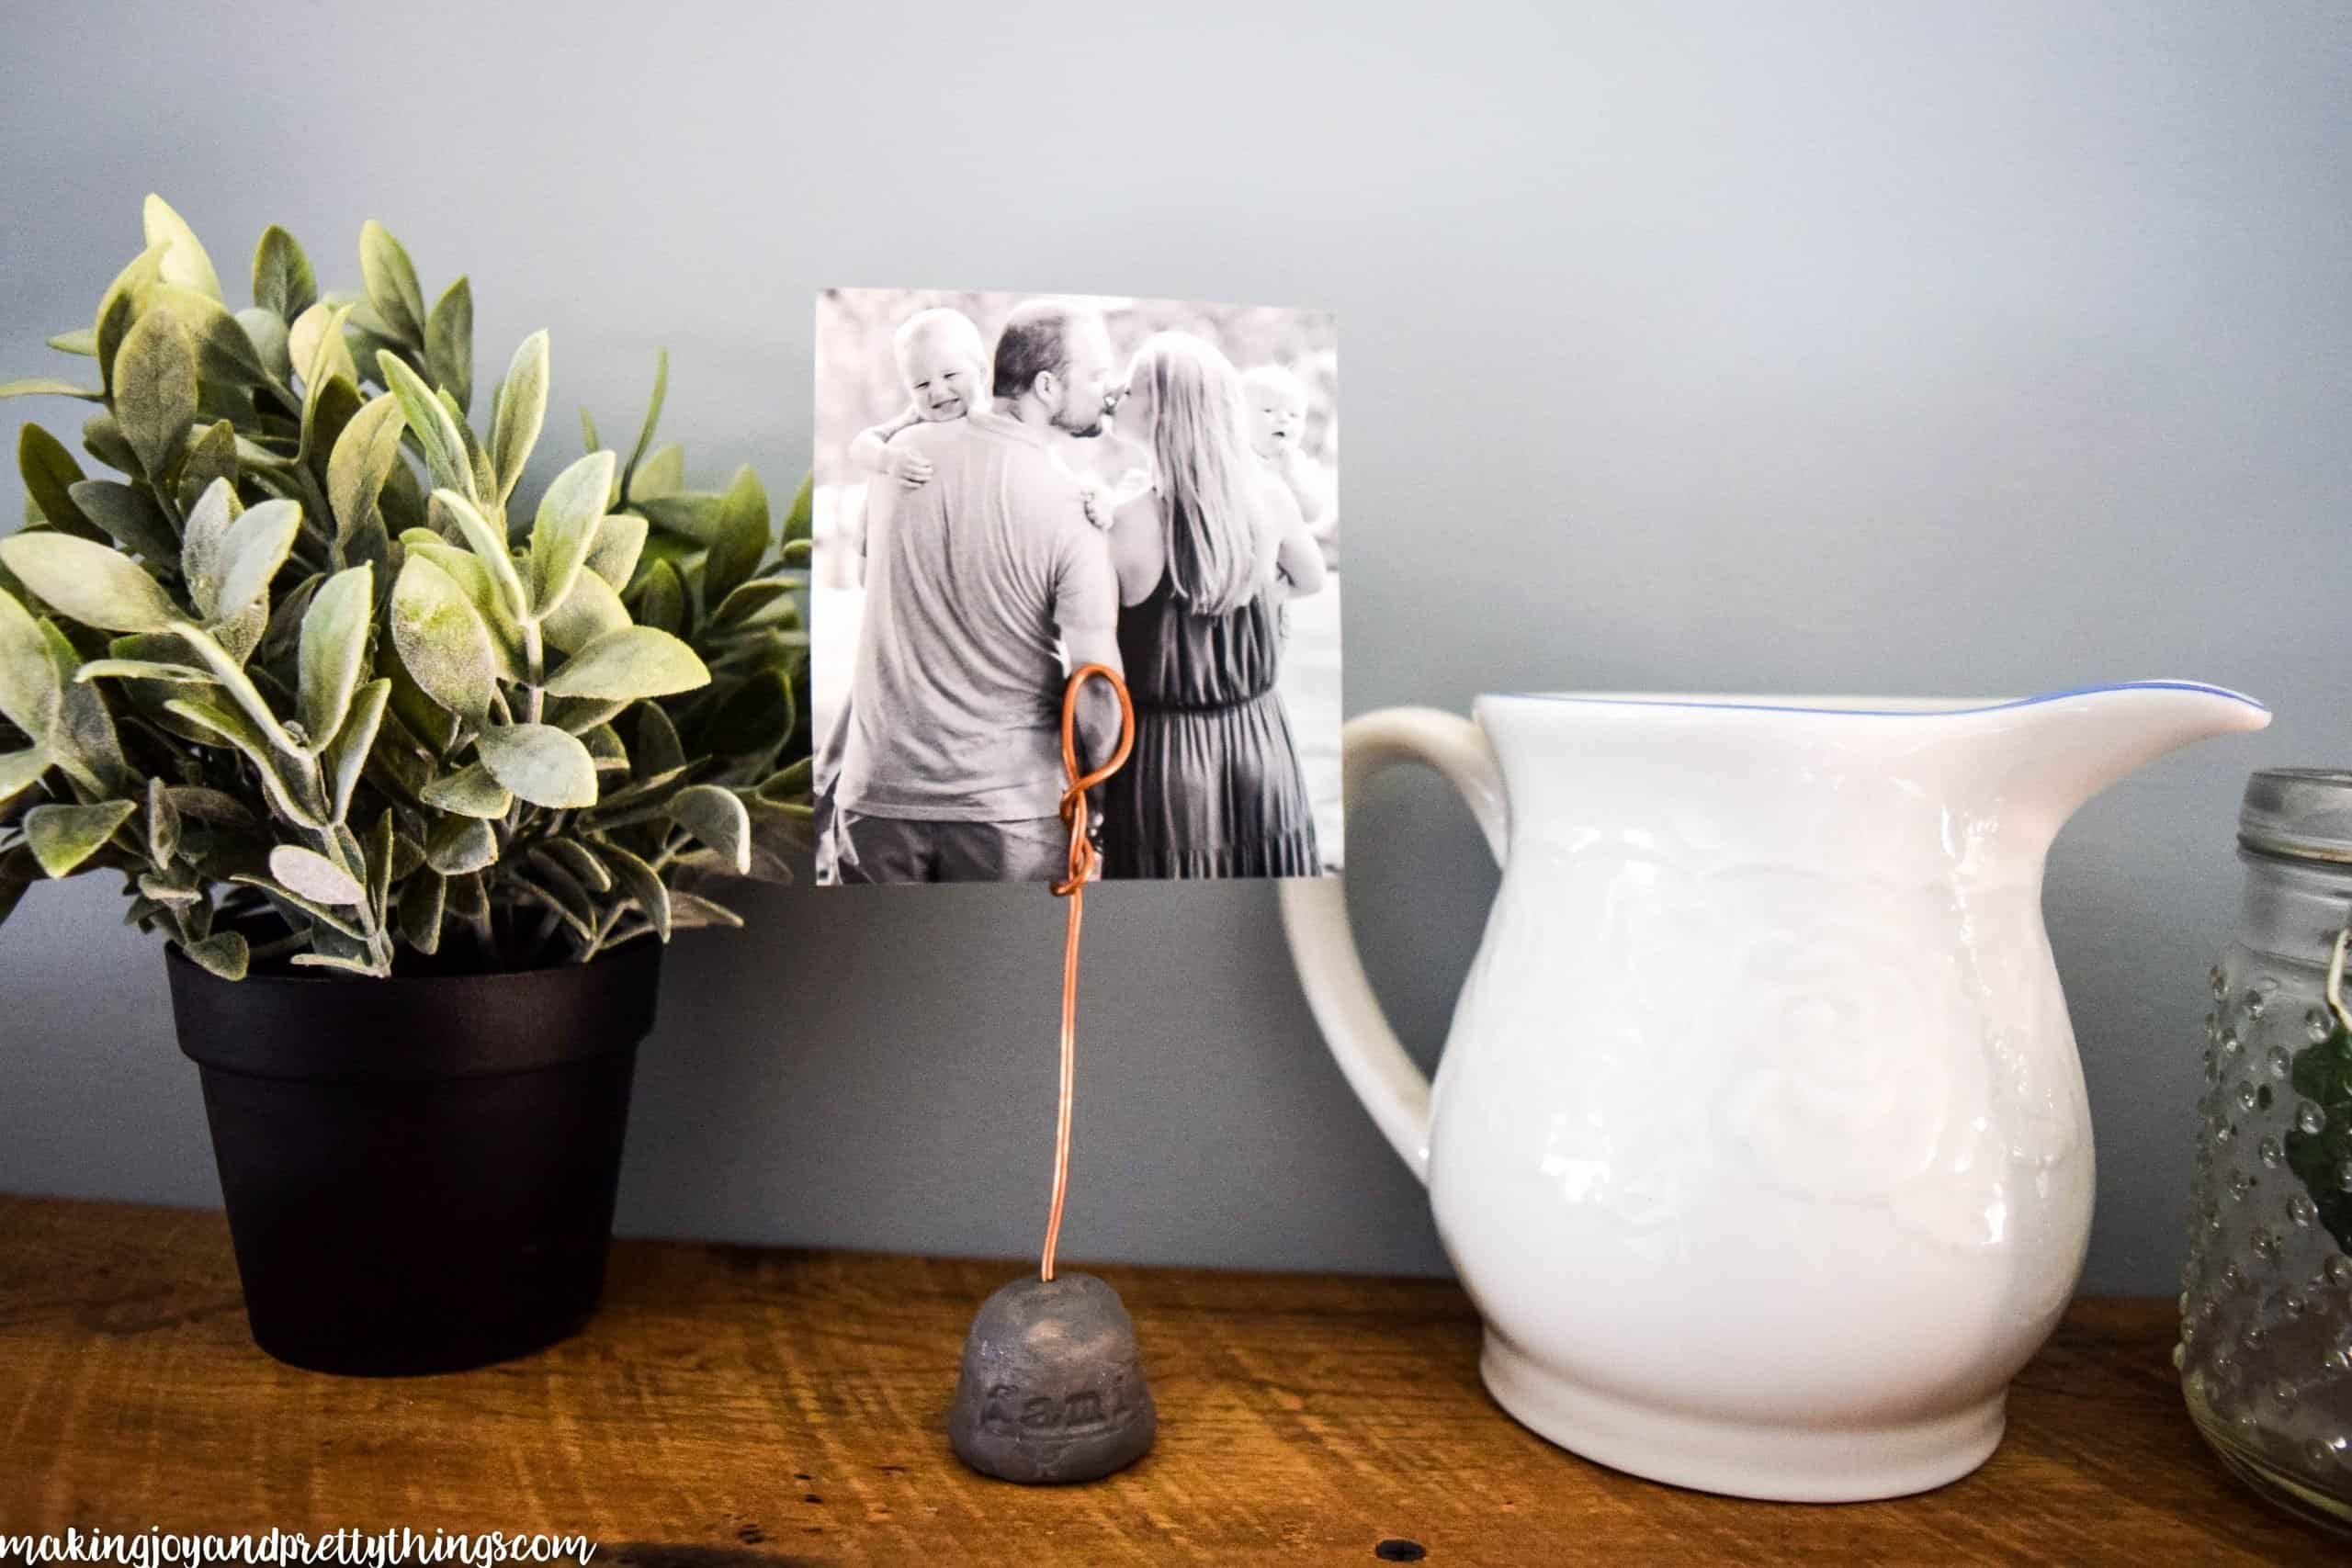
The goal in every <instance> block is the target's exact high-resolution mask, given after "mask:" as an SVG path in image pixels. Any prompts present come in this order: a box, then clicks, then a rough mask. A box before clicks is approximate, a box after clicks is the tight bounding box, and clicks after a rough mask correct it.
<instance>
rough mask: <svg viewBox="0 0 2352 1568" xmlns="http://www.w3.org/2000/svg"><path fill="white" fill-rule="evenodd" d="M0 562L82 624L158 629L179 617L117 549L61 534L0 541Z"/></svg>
mask: <svg viewBox="0 0 2352 1568" xmlns="http://www.w3.org/2000/svg"><path fill="white" fill-rule="evenodd" d="M0 563H6V566H7V568H8V570H10V571H12V572H14V573H16V574H17V581H20V582H22V583H23V584H24V585H25V586H26V587H27V588H28V589H30V590H32V592H35V593H37V594H39V595H40V597H41V599H42V600H43V601H45V602H46V603H48V604H53V605H55V606H56V607H57V609H58V610H59V611H60V612H62V614H64V615H69V616H71V617H73V618H74V620H77V621H79V622H81V623H82V624H83V625H84V626H97V627H100V628H101V629H103V630H106V631H116V632H159V631H163V630H165V629H167V628H168V627H169V626H171V624H172V623H173V622H174V621H175V620H177V619H178V618H179V610H178V607H177V606H175V604H173V603H172V601H171V596H170V595H169V594H166V593H165V592H164V591H163V589H162V588H160V587H158V586H157V585H156V582H155V580H154V579H153V578H152V577H150V576H148V575H147V574H146V573H145V572H143V571H141V570H139V567H138V564H137V563H136V562H135V561H133V560H132V559H131V558H130V557H129V556H126V555H124V554H122V553H121V552H120V551H119V550H113V549H109V548H107V547H106V546H104V545H94V544H92V543H91V542H90V541H89V540H87V539H76V538H74V537H72V536H69V535H65V534H14V535H11V536H8V537H7V538H5V539H0Z"/></svg>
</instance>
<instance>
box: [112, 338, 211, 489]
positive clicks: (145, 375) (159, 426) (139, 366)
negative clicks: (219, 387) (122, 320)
mask: <svg viewBox="0 0 2352 1568" xmlns="http://www.w3.org/2000/svg"><path fill="white" fill-rule="evenodd" d="M196 389H197V375H196V341H195V339H193V338H191V337H190V336H189V335H188V330H187V326H186V325H184V324H183V323H182V322H181V321H180V319H179V317H177V316H175V315H174V314H173V313H172V312H171V311H169V310H150V311H148V312H147V313H146V314H144V315H142V316H141V317H140V318H139V319H138V320H137V321H133V322H131V323H130V332H129V333H126V334H125V335H124V337H123V340H122V347H121V349H120V350H119V352H118V353H117V354H116V355H115V359H114V421H115V423H116V425H117V426H119V428H120V429H121V431H122V437H123V439H124V440H125V441H127V442H129V443H130V450H131V454H132V456H134V457H137V458H138V460H139V471H140V472H141V473H142V474H145V475H147V476H149V477H150V478H154V477H156V476H160V475H162V474H164V473H168V472H169V471H170V469H171V465H172V459H173V458H174V457H176V456H177V455H178V453H179V447H180V442H181V440H182V439H183V438H184V437H185V436H186V435H187V427H188V426H189V425H191V424H193V423H196Z"/></svg>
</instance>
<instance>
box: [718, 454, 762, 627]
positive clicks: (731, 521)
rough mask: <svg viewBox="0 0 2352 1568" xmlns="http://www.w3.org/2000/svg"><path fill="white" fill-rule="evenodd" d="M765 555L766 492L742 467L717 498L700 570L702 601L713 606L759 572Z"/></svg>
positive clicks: (746, 469)
mask: <svg viewBox="0 0 2352 1568" xmlns="http://www.w3.org/2000/svg"><path fill="white" fill-rule="evenodd" d="M767 553H768V492H767V491H765V490H764V489H763V488H762V487H761V485H760V476H759V475H757V474H755V473H753V472H752V470H751V468H749V467H748V466H746V467H744V468H738V469H736V470H735V478H734V479H733V480H732V481H730V482H729V485H728V487H727V493H726V495H725V496H724V497H722V498H721V499H720V502H719V510H718V536H717V537H715V538H714V539H712V540H711V542H710V557H709V558H708V559H707V561H706V562H705V563H704V565H703V569H702V601H703V603H704V604H706V605H709V604H718V603H719V602H720V601H721V600H723V599H725V598H726V597H727V596H728V595H729V593H731V592H734V591H735V589H736V588H737V587H738V586H739V585H741V584H742V583H744V582H747V581H751V577H752V573H753V572H755V571H757V570H760V562H761V561H763V560H764V559H766V558H767Z"/></svg>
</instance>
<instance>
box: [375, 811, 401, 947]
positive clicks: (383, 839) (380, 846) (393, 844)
mask: <svg viewBox="0 0 2352 1568" xmlns="http://www.w3.org/2000/svg"><path fill="white" fill-rule="evenodd" d="M400 859H401V840H400V825H399V824H398V823H397V822H396V821H394V820H393V818H392V813H391V808H390V807H385V808H384V811H383V812H382V814H381V815H379V817H378V818H376V830H375V831H374V832H373V833H370V834H369V835H368V861H367V863H368V909H369V910H370V912H372V913H373V914H374V916H375V923H376V924H377V925H379V926H380V925H382V924H384V923H385V921H386V920H387V919H389V918H390V915H391V904H392V878H393V877H394V876H395V875H396V874H398V871H397V867H398V863H399V861H400Z"/></svg>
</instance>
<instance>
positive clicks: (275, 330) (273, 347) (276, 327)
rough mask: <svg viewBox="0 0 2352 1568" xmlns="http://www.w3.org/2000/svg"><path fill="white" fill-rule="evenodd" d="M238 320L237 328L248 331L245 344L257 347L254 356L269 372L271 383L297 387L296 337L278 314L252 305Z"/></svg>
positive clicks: (241, 312)
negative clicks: (295, 365)
mask: <svg viewBox="0 0 2352 1568" xmlns="http://www.w3.org/2000/svg"><path fill="white" fill-rule="evenodd" d="M236 319H237V325H238V326H240V327H242V328H243V329H244V333H245V341H246V342H248V343H250V344H253V345H254V355H255V357H257V358H258V359H260V361H261V363H262V367H263V368H264V369H266V370H267V371H268V372H269V375H270V378H271V380H273V381H278V382H283V383H285V384H286V385H288V386H291V385H293V383H294V334H293V333H290V332H288V330H287V326H286V323H285V321H282V320H280V319H279V317H278V314H277V311H275V310H263V309H262V308H261V307H260V306H258V305H252V306H248V307H246V308H245V309H244V310H239V311H237V312H236ZM254 384H255V385H256V386H260V385H266V383H263V382H256V383H254Z"/></svg>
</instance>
